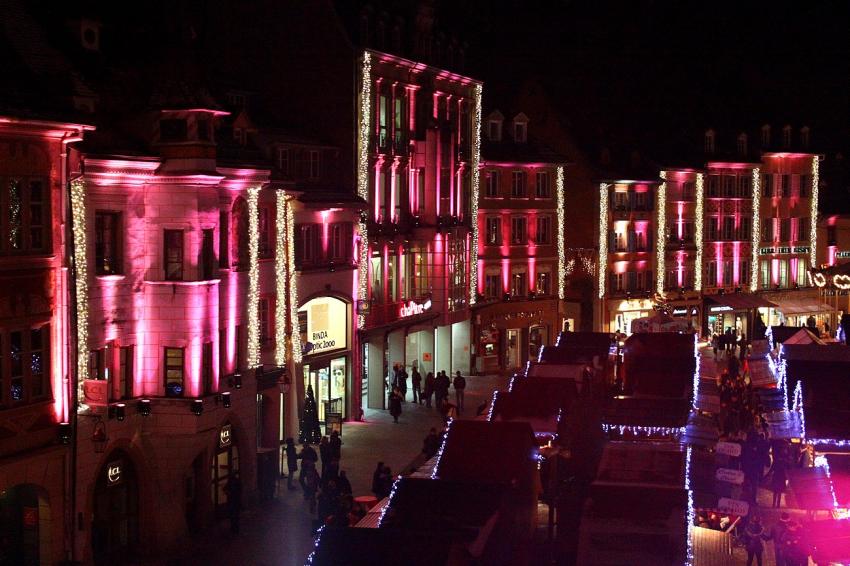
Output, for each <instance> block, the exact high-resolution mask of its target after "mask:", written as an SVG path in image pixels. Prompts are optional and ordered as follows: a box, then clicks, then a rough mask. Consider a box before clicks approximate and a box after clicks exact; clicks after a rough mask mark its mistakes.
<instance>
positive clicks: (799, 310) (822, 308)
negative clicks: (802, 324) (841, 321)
mask: <svg viewBox="0 0 850 566" xmlns="http://www.w3.org/2000/svg"><path fill="white" fill-rule="evenodd" d="M778 302H779V306H777V307H776V308H777V309H778V310H779V311H780V312H782V314H784V315H786V316H790V315H795V314H815V313H821V312H832V311H833V310H835V309H834V308H833V307H831V306H829V305H827V304H826V303H823V302H821V301H820V300H819V299H818V298H817V297H808V298H803V299H787V300H783V301H778Z"/></svg>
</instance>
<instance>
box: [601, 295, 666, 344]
mask: <svg viewBox="0 0 850 566" xmlns="http://www.w3.org/2000/svg"><path fill="white" fill-rule="evenodd" d="M605 305H606V310H607V312H606V313H605V314H604V317H605V318H604V319H603V320H607V321H608V328H607V330H608V332H619V333H622V334H626V335H631V333H632V322H634V321H635V320H637V319H639V318H645V317H648V316H652V315H653V314H654V312H655V303H654V302H653V301H652V299H623V300H617V299H609V300H606V301H605Z"/></svg>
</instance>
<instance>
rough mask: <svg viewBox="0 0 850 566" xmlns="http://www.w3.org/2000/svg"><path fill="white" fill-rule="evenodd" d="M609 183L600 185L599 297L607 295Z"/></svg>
mask: <svg viewBox="0 0 850 566" xmlns="http://www.w3.org/2000/svg"><path fill="white" fill-rule="evenodd" d="M608 186H609V185H608V183H600V185H599V298H600V299H601V298H602V297H604V296H605V276H606V274H607V270H608Z"/></svg>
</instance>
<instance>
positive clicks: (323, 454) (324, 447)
mask: <svg viewBox="0 0 850 566" xmlns="http://www.w3.org/2000/svg"><path fill="white" fill-rule="evenodd" d="M319 457H320V458H321V459H322V477H323V478H324V477H325V469H326V468H327V467H328V465H329V464H330V463H331V458H332V455H331V443H330V442H329V441H328V437H327V436H323V437H322V439H321V440H319Z"/></svg>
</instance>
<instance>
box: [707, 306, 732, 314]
mask: <svg viewBox="0 0 850 566" xmlns="http://www.w3.org/2000/svg"><path fill="white" fill-rule="evenodd" d="M708 310H709V312H726V311H731V310H732V307H730V306H727V305H719V306H716V307H711V308H710V309H708Z"/></svg>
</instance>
